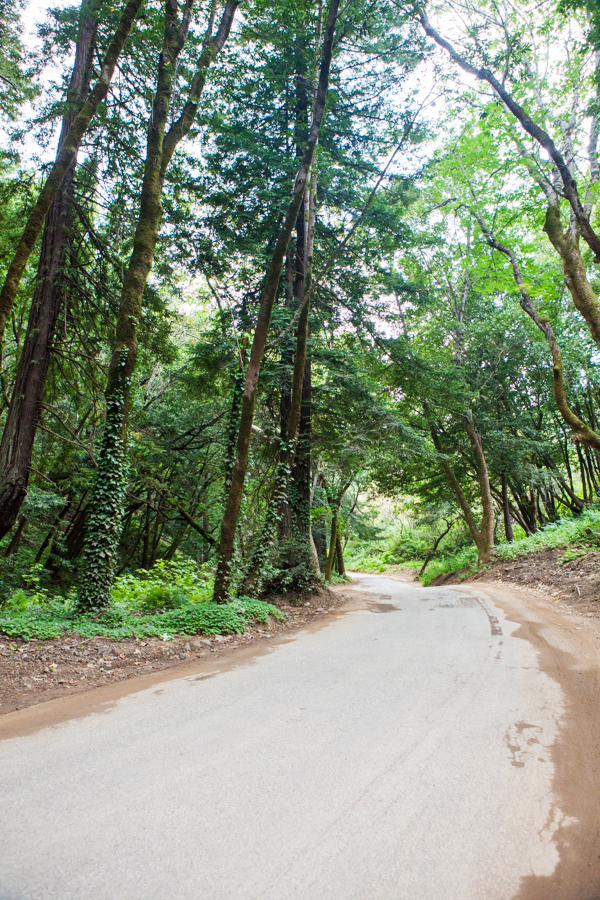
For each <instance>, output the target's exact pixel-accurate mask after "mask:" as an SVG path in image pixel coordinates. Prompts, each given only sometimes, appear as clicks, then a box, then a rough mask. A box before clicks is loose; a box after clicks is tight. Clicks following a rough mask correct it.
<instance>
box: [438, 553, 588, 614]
mask: <svg viewBox="0 0 600 900" xmlns="http://www.w3.org/2000/svg"><path fill="white" fill-rule="evenodd" d="M566 550H567V548H566V547H556V548H554V549H552V550H539V551H538V552H537V553H531V554H529V555H528V556H519V557H517V558H516V559H509V560H502V559H497V560H494V562H493V563H492V564H491V566H490V567H489V568H486V569H483V570H482V571H481V572H477V573H476V574H475V575H471V576H470V577H469V578H467V579H466V581H468V582H472V581H480V580H484V581H495V582H497V583H503V584H509V583H510V584H520V585H523V586H524V587H528V588H532V589H534V590H537V591H542V592H543V593H545V594H547V595H549V596H550V597H551V598H552V599H553V600H555V601H557V602H559V603H560V605H561V606H563V607H566V608H568V609H569V610H571V611H572V612H577V613H579V614H581V615H585V616H588V617H589V618H592V617H595V616H596V615H600V602H599V601H600V552H599V551H597V550H592V551H591V552H589V553H587V554H586V555H585V556H581V557H579V558H577V559H567V560H566V561H563V560H564V558H565V552H566ZM567 556H568V554H567ZM461 580H462V579H461V573H460V572H453V573H452V574H450V575H443V576H440V577H439V578H436V579H435V580H434V581H433V582H432V584H433V585H439V584H456V583H457V582H459V581H461Z"/></svg>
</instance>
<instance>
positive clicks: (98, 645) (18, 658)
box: [0, 588, 347, 715]
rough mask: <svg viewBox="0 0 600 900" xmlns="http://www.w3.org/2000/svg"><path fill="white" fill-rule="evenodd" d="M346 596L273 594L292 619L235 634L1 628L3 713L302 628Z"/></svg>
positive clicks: (0, 704) (323, 590)
mask: <svg viewBox="0 0 600 900" xmlns="http://www.w3.org/2000/svg"><path fill="white" fill-rule="evenodd" d="M345 600H347V597H346V596H345V595H344V594H343V593H342V592H340V591H330V590H328V589H327V588H321V589H319V590H317V591H313V592H310V593H306V594H302V595H300V596H297V597H290V596H289V595H288V596H284V597H275V598H272V597H270V598H269V601H270V602H271V603H274V604H275V605H276V606H277V607H279V609H280V610H281V611H282V612H284V613H286V614H287V619H286V620H285V621H284V622H275V621H274V620H273V619H270V620H269V623H268V624H267V625H256V626H255V627H252V628H249V629H248V630H247V631H245V632H244V633H243V634H235V635H216V636H214V637H209V636H207V635H197V636H195V637H175V638H173V640H170V641H162V640H160V639H159V638H145V639H141V640H140V639H139V638H131V639H127V640H123V641H117V640H113V639H111V638H105V637H94V638H88V639H82V638H81V637H78V636H76V635H73V634H71V635H66V636H65V637H64V638H61V639H60V640H55V641H38V640H32V641H24V640H22V639H20V638H9V637H6V636H5V635H3V634H0V715H2V714H4V713H9V712H12V711H13V710H16V709H23V708H24V707H27V706H33V705H34V704H36V703H40V702H42V701H45V700H53V699H55V698H57V697H63V696H65V695H67V694H75V693H78V692H79V691H86V690H89V689H90V688H93V687H99V686H100V685H103V684H115V683H118V682H121V681H125V680H127V679H131V678H136V677H139V676H142V675H147V674H149V673H154V672H158V671H160V670H162V669H167V668H169V667H172V666H177V665H183V664H185V663H186V662H189V661H190V660H195V659H199V660H200V659H203V658H206V659H208V658H209V657H211V658H218V657H220V656H223V655H224V654H225V653H227V652H232V650H233V649H234V648H241V647H244V646H247V645H249V644H251V643H252V642H257V641H261V640H262V641H265V640H268V639H269V638H273V637H275V636H276V635H279V634H282V633H285V632H290V631H294V630H297V629H299V628H301V627H302V626H304V625H306V624H308V623H310V622H312V621H314V620H315V619H319V618H320V617H321V616H324V615H325V613H326V612H327V611H328V610H330V609H332V608H333V607H336V606H339V605H340V604H341V603H343V602H344V601H345Z"/></svg>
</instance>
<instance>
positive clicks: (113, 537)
mask: <svg viewBox="0 0 600 900" xmlns="http://www.w3.org/2000/svg"><path fill="white" fill-rule="evenodd" d="M237 6H238V3H237V2H231V0H230V2H228V3H227V6H226V8H225V10H224V12H223V16H222V19H221V23H220V25H219V29H218V31H217V33H216V35H215V36H214V37H211V36H210V33H209V34H207V39H206V40H205V44H204V49H203V52H202V54H201V57H200V60H199V63H198V68H197V70H196V72H195V73H194V76H193V78H192V81H191V85H190V89H189V97H188V101H187V103H186V104H185V106H184V108H183V111H182V113H181V115H180V116H179V118H178V119H177V120H176V121H175V122H174V123H173V124H172V125H171V127H170V129H169V131H168V133H167V134H165V128H166V123H167V120H168V116H169V108H170V103H171V97H172V93H173V88H174V84H175V82H174V76H175V71H176V63H177V59H178V57H179V55H180V53H181V51H182V49H183V46H184V44H185V40H186V37H187V32H188V28H189V24H190V17H191V2H188V0H186V4H185V6H184V8H183V10H182V14H181V18H180V16H179V8H178V2H177V0H166V2H165V29H164V39H163V47H162V51H161V54H160V57H159V61H158V67H157V79H156V92H155V95H154V100H153V104H152V114H151V116H150V121H149V123H148V137H147V144H146V162H145V166H144V177H143V182H142V190H141V195H140V210H139V214H138V220H137V225H136V230H135V235H134V240H133V250H132V253H131V258H130V261H129V265H128V267H127V271H126V273H125V278H124V281H123V287H122V290H121V298H120V303H119V312H118V317H117V328H116V341H115V345H114V349H113V352H112V356H111V359H110V364H109V370H108V379H107V385H106V392H105V396H106V410H107V413H106V424H105V429H104V434H103V439H102V446H101V449H100V455H99V459H98V470H97V474H96V482H95V487H94V495H93V498H92V502H91V504H90V511H89V517H88V525H87V532H86V538H85V544H84V550H83V560H82V578H81V579H80V586H79V605H80V607H81V608H82V609H98V608H102V607H104V606H105V605H106V604H107V603H108V601H109V596H110V588H111V584H112V579H113V575H114V571H115V563H116V554H117V547H118V542H119V537H120V533H121V523H122V518H123V505H122V501H123V496H124V492H125V479H126V473H125V440H126V429H127V419H128V415H129V399H130V388H131V378H132V375H133V371H134V368H135V364H136V360H137V349H138V344H137V326H138V322H139V319H140V315H141V311H142V297H143V293H144V288H145V286H146V281H147V279H148V275H149V274H150V270H151V268H152V261H153V257H154V250H155V247H156V242H157V240H158V232H159V228H160V223H161V219H162V190H163V184H164V179H165V174H166V171H167V167H168V164H169V162H170V160H171V157H172V155H173V153H174V151H175V149H176V147H177V145H178V144H179V142H180V141H181V140H182V138H184V137H185V135H186V134H187V133H188V132H189V130H190V128H191V126H192V123H193V121H194V119H195V117H196V112H197V109H198V101H199V98H200V94H201V92H202V89H203V87H204V84H205V80H206V70H207V68H208V66H209V65H210V63H211V62H212V60H213V59H214V57H215V56H216V54H217V53H218V52H219V50H220V49H221V48H222V46H223V44H224V43H225V41H226V39H227V36H228V35H229V31H230V28H231V24H232V21H233V16H234V13H235V10H236V8H237ZM209 28H210V29H211V30H212V22H211V25H210V26H209Z"/></svg>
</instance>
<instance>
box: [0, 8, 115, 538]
mask: <svg viewBox="0 0 600 900" xmlns="http://www.w3.org/2000/svg"><path fill="white" fill-rule="evenodd" d="M100 2H101V0H84V2H83V3H82V6H81V12H80V21H79V33H78V38H77V47H76V51H75V61H74V64H73V71H72V73H71V80H70V83H69V90H68V94H67V107H68V108H67V112H66V113H65V115H64V116H63V120H62V127H61V133H60V138H59V142H58V152H59V153H60V149H61V147H62V144H63V142H64V141H65V139H66V137H67V135H68V133H69V130H70V128H71V125H72V124H73V120H74V119H75V116H76V114H77V110H78V109H79V107H80V106H81V104H82V102H83V101H84V99H85V96H86V94H87V92H88V91H89V86H90V80H91V74H92V64H93V57H94V48H95V45H96V32H97V29H98V9H99V5H100ZM76 164H77V153H75V154H74V156H73V159H72V161H71V163H70V165H69V167H68V168H67V170H66V173H65V176H64V179H63V181H62V184H61V185H60V187H59V189H58V191H57V193H56V196H55V197H54V200H53V202H52V205H51V207H50V209H49V210H48V213H47V215H46V221H45V223H44V232H43V236H42V246H41V251H40V258H39V263H38V270H37V278H36V283H35V290H34V294H33V299H32V301H31V309H30V312H29V319H28V323H27V333H26V335H25V340H24V342H23V347H22V349H21V355H20V357H19V365H18V367H17V374H16V378H15V384H14V388H13V392H12V397H11V402H10V407H9V410H8V414H7V418H6V422H5V425H4V431H3V434H2V441H1V442H0V538H2V537H4V535H5V534H6V533H7V532H8V531H9V530H10V528H12V526H13V525H14V523H15V522H16V519H17V516H18V514H19V510H20V509H21V506H22V504H23V500H24V499H25V496H26V494H27V484H28V481H29V471H30V468H31V456H32V453H33V444H34V440H35V434H36V430H37V426H38V422H39V419H40V415H41V409H42V399H43V395H44V386H45V384H46V377H47V374H48V365H49V363H50V354H51V350H52V339H53V336H54V330H55V327H56V320H57V317H58V313H59V310H60V305H61V283H62V278H61V276H62V273H63V269H64V265H65V259H66V254H67V247H68V245H69V241H70V229H71V227H72V211H73V179H74V175H75V167H76Z"/></svg>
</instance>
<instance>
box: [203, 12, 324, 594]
mask: <svg viewBox="0 0 600 900" xmlns="http://www.w3.org/2000/svg"><path fill="white" fill-rule="evenodd" d="M338 6H339V0H330V3H329V10H328V14H327V23H326V25H325V32H324V40H323V53H322V57H321V67H320V71H319V83H318V88H317V94H316V98H315V103H314V107H313V116H312V121H311V126H310V132H309V136H308V140H307V142H306V148H305V150H304V153H303V156H302V160H301V162H300V166H299V168H298V171H297V173H296V179H295V182H294V187H293V190H292V197H291V200H290V203H289V205H288V208H287V213H286V217H285V221H284V224H283V226H282V227H281V229H280V232H279V235H278V237H277V243H276V245H275V250H274V251H273V255H272V256H271V262H270V265H269V271H268V273H267V278H266V283H265V287H264V290H263V294H262V298H261V303H260V308H259V312H258V319H257V323H256V328H255V331H254V338H253V341H252V349H251V351H250V361H249V363H248V368H247V371H246V383H245V387H244V397H243V400H242V414H241V417H240V429H239V434H238V443H237V453H236V460H235V465H234V469H233V473H232V479H231V487H230V490H229V496H228V498H227V504H226V507H225V513H224V516H223V523H222V526H221V538H220V541H219V561H218V565H217V573H216V577H215V588H214V595H213V596H214V601H215V602H216V603H225V602H226V601H227V599H228V597H229V589H230V579H231V559H232V556H233V548H234V542H235V533H236V528H237V522H238V517H239V513H240V507H241V504H242V493H243V490H244V482H245V479H246V471H247V469H248V458H249V453H250V436H251V434H252V422H253V420H254V408H255V404H256V392H257V387H258V376H259V374H260V368H261V364H262V358H263V354H264V351H265V347H266V343H267V335H268V332H269V325H270V322H271V313H272V311H273V305H274V303H275V299H276V297H277V294H278V291H279V282H280V278H281V271H282V268H283V261H284V259H285V255H286V251H287V247H288V243H289V240H290V237H291V234H292V231H293V229H294V226H295V224H296V220H297V218H298V213H299V211H300V206H301V204H302V200H303V197H304V194H305V191H306V184H307V181H308V176H309V172H310V167H311V165H312V161H313V157H314V152H315V147H316V145H317V140H318V137H319V133H320V130H321V122H322V119H323V114H324V111H325V100H326V97H327V88H328V85H329V70H330V66H331V57H332V50H333V36H334V31H335V24H336V20H337V14H338ZM302 371H303V369H302Z"/></svg>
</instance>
